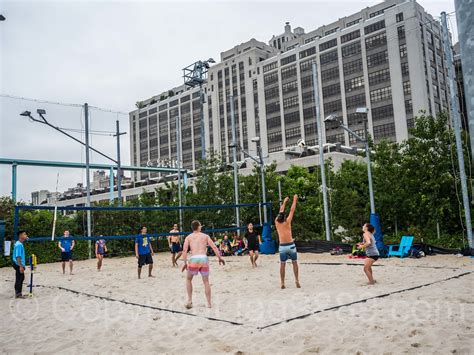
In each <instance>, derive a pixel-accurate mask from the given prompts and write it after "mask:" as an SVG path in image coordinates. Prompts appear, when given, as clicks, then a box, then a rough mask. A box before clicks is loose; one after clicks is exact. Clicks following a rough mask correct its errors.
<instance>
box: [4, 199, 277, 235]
mask: <svg viewBox="0 0 474 355" xmlns="http://www.w3.org/2000/svg"><path fill="white" fill-rule="evenodd" d="M236 209H238V211H239V214H240V220H239V223H237V222H236ZM264 209H266V210H267V213H268V215H269V216H270V217H269V220H271V213H272V212H271V211H272V208H271V202H267V203H249V204H239V205H202V206H132V207H112V206H94V207H83V206H80V207H72V206H67V207H59V206H21V205H20V206H15V211H14V223H13V227H14V236H15V238H16V235H17V232H18V231H19V230H26V231H27V232H28V236H29V239H28V242H47V241H53V240H54V241H58V240H62V238H63V237H62V235H63V233H64V231H66V230H68V231H69V232H70V237H69V238H70V239H73V240H92V241H94V240H98V239H105V240H127V239H132V238H135V237H136V236H137V234H139V230H140V228H141V227H142V226H146V227H147V230H148V235H149V236H150V237H153V238H156V239H157V240H160V239H166V238H167V237H168V236H169V235H171V234H174V235H176V234H179V235H188V234H189V233H191V222H192V221H193V220H199V221H200V222H201V224H202V226H203V227H202V231H203V232H204V233H206V234H209V235H211V237H216V238H218V237H219V236H220V235H221V234H223V233H225V232H227V233H233V232H237V231H241V232H242V231H245V229H246V228H247V224H248V223H253V224H254V226H255V228H257V229H261V228H263V225H264V221H263V215H264ZM88 214H90V221H91V233H90V235H89V233H88V228H87V225H88V223H87V220H88V216H87V215H88ZM180 221H182V222H181V223H180ZM174 224H177V225H178V226H179V229H180V232H179V233H170V230H171V229H172V228H173V225H174Z"/></svg>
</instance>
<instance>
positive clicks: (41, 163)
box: [0, 158, 188, 201]
mask: <svg viewBox="0 0 474 355" xmlns="http://www.w3.org/2000/svg"><path fill="white" fill-rule="evenodd" d="M0 164H1V165H11V167H12V191H11V196H12V199H13V201H16V196H17V167H18V166H38V167H50V168H73V169H85V168H86V164H85V163H73V162H64V161H49V160H27V159H14V158H0ZM89 167H90V168H91V169H96V170H109V171H110V173H111V176H113V172H114V170H118V169H120V170H126V171H144V172H156V173H172V174H177V173H178V172H180V173H181V174H183V177H184V180H185V185H186V181H187V175H188V171H187V170H186V169H178V168H170V167H148V166H127V165H122V166H120V167H118V166H117V165H109V164H97V163H95V164H89ZM113 191H114V181H113V179H110V192H111V194H113Z"/></svg>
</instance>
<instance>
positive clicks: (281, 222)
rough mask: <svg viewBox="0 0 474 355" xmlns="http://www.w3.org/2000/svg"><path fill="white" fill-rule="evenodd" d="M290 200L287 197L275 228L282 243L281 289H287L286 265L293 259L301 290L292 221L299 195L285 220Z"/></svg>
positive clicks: (276, 220) (298, 285) (294, 199)
mask: <svg viewBox="0 0 474 355" xmlns="http://www.w3.org/2000/svg"><path fill="white" fill-rule="evenodd" d="M288 200H289V198H288V197H286V198H285V200H284V201H283V204H282V205H281V207H280V212H279V213H278V216H277V218H275V226H276V229H277V232H278V239H279V241H280V247H279V252H280V278H281V288H282V289H284V288H285V265H286V261H287V260H288V259H291V261H292V263H293V272H294V274H295V282H296V287H297V288H300V287H301V286H300V281H299V279H298V261H297V259H298V255H297V253H296V245H295V242H294V240H293V235H292V233H291V221H292V220H293V216H294V214H295V210H296V202H297V201H298V195H294V196H293V203H292V204H291V209H290V213H289V214H288V217H286V218H285V207H286V204H287V202H288Z"/></svg>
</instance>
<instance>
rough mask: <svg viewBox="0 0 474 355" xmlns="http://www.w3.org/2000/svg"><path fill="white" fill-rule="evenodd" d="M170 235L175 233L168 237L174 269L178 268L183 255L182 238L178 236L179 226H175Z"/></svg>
mask: <svg viewBox="0 0 474 355" xmlns="http://www.w3.org/2000/svg"><path fill="white" fill-rule="evenodd" d="M170 233H174V234H171V235H169V236H168V245H169V247H170V251H171V262H172V263H173V267H175V266H178V259H179V258H180V257H181V254H182V253H183V252H182V248H181V237H180V235H179V234H178V233H179V229H178V225H177V224H174V225H173V229H172V230H170Z"/></svg>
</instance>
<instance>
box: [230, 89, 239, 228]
mask: <svg viewBox="0 0 474 355" xmlns="http://www.w3.org/2000/svg"><path fill="white" fill-rule="evenodd" d="M229 100H230V116H231V121H232V144H233V147H232V159H233V165H234V197H235V204H236V205H238V204H239V175H238V171H237V170H238V168H237V137H236V136H237V134H236V132H235V112H234V95H230V96H229ZM235 224H236V226H237V228H238V229H237V234H240V210H239V208H238V207H237V206H236V207H235Z"/></svg>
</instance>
